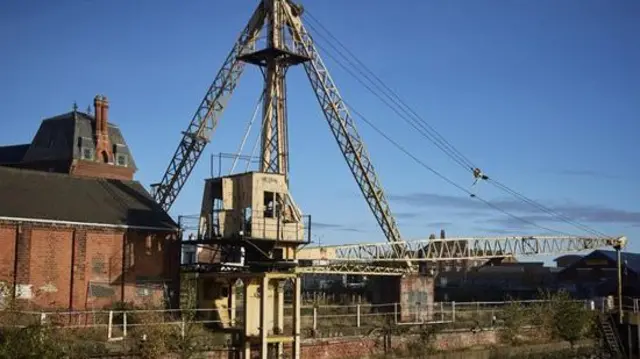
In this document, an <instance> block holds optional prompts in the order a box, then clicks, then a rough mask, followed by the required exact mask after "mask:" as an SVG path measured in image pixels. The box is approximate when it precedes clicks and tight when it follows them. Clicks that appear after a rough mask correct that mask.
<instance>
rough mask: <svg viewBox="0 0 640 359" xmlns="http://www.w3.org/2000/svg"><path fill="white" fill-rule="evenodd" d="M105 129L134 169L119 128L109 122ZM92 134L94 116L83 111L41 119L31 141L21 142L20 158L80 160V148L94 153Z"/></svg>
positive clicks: (32, 159)
mask: <svg viewBox="0 0 640 359" xmlns="http://www.w3.org/2000/svg"><path fill="white" fill-rule="evenodd" d="M107 128H108V130H109V139H110V141H111V144H112V145H113V146H114V147H116V148H117V150H116V152H117V153H121V154H125V155H127V157H128V161H127V162H128V165H127V166H128V167H132V168H133V169H134V170H135V169H136V165H135V162H134V160H133V156H132V154H131V151H130V150H129V146H128V145H127V143H126V142H125V140H124V137H123V136H122V132H121V131H120V128H118V126H116V125H114V124H112V123H109V124H108V125H107ZM94 134H95V119H94V117H93V116H91V115H88V114H86V113H84V112H80V111H71V112H68V113H65V114H62V115H59V116H55V117H51V118H48V119H45V120H43V121H42V123H41V124H40V128H39V129H38V132H36V134H35V136H34V137H33V141H32V142H31V144H29V145H21V146H28V150H26V153H24V157H23V158H22V161H23V162H26V163H28V162H38V161H52V160H64V161H68V162H69V163H70V162H71V160H73V159H81V158H82V148H83V147H84V148H89V149H91V150H93V152H95V148H96V144H95V139H94ZM0 154H1V152H0ZM0 163H4V162H3V161H2V157H0Z"/></svg>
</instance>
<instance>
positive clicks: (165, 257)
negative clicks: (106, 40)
mask: <svg viewBox="0 0 640 359" xmlns="http://www.w3.org/2000/svg"><path fill="white" fill-rule="evenodd" d="M95 108H96V111H95V115H94V116H91V115H90V114H87V113H82V112H79V111H77V109H76V108H74V110H73V111H72V112H69V113H66V114H63V115H60V116H56V117H53V118H50V119H46V120H44V121H42V124H41V125H40V128H39V130H38V132H37V133H36V135H35V136H34V140H33V141H32V143H31V144H26V145H18V146H6V147H0V248H1V249H2V250H0V282H3V284H5V286H6V287H9V288H11V287H13V288H14V289H15V291H14V293H15V295H16V296H17V297H18V298H21V299H25V300H29V301H31V302H32V303H33V304H34V305H36V306H39V307H48V308H51V307H56V308H66V309H69V310H84V309H97V308H102V307H105V306H107V305H110V304H112V303H114V302H117V301H132V302H137V303H140V302H142V301H144V300H145V299H154V300H159V299H165V300H166V299H170V300H171V301H173V303H172V305H175V304H176V303H175V300H176V294H177V288H178V285H179V270H180V242H179V240H178V233H179V232H178V225H177V224H176V223H175V222H174V221H173V220H172V219H171V217H169V215H168V214H167V213H166V212H165V211H164V210H163V209H162V208H161V207H160V206H159V205H158V204H156V203H155V201H154V200H153V199H152V198H151V196H150V195H149V193H148V192H147V191H146V190H145V189H144V188H143V187H142V185H141V184H140V183H139V182H137V181H134V180H133V179H132V178H133V174H134V172H135V170H136V167H135V164H134V161H133V158H132V156H131V152H130V151H129V148H128V146H127V145H126V143H125V141H124V138H123V136H122V134H121V133H120V131H119V129H118V128H117V127H116V126H115V125H113V124H109V123H108V122H107V118H108V111H107V110H108V104H107V103H106V100H105V99H104V98H103V97H101V96H98V97H96V100H95Z"/></svg>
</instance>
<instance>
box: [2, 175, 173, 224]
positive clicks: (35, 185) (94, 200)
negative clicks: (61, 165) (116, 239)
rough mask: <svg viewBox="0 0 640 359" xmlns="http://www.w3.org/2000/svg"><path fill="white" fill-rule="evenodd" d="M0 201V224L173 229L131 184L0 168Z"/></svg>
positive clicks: (168, 219) (139, 188) (141, 190)
mask: <svg viewBox="0 0 640 359" xmlns="http://www.w3.org/2000/svg"><path fill="white" fill-rule="evenodd" d="M0 198H1V199H2V200H1V201H0V220H13V221H15V220H22V221H28V220H33V221H38V220H39V221H66V222H78V223H87V224H97V225H116V226H129V227H149V228H154V229H159V230H176V229H177V227H178V225H177V224H176V223H175V222H174V221H173V220H172V219H171V217H169V215H168V214H167V213H166V212H165V211H164V210H162V208H161V207H160V206H159V205H158V204H157V203H156V202H155V201H154V200H153V199H152V198H151V196H149V194H148V193H147V191H146V190H145V189H144V188H143V187H142V185H141V184H140V183H139V182H137V181H122V180H114V179H105V178H86V177H85V178H81V177H74V176H69V175H67V174H59V173H48V172H42V171H33V170H26V169H17V168H8V167H0Z"/></svg>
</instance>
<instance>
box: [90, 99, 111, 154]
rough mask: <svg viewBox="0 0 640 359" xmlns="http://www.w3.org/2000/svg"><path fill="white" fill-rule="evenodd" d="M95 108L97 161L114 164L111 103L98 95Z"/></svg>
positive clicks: (94, 100) (94, 101) (94, 102)
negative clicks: (109, 125) (110, 127)
mask: <svg viewBox="0 0 640 359" xmlns="http://www.w3.org/2000/svg"><path fill="white" fill-rule="evenodd" d="M93 107H95V118H96V123H95V137H96V161H98V162H103V163H113V149H112V148H111V141H110V140H109V127H108V121H109V102H108V101H107V98H106V97H105V96H101V95H96V97H95V98H94V99H93Z"/></svg>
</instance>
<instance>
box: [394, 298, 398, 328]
mask: <svg viewBox="0 0 640 359" xmlns="http://www.w3.org/2000/svg"><path fill="white" fill-rule="evenodd" d="M393 320H394V322H395V323H396V324H398V303H393Z"/></svg>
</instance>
